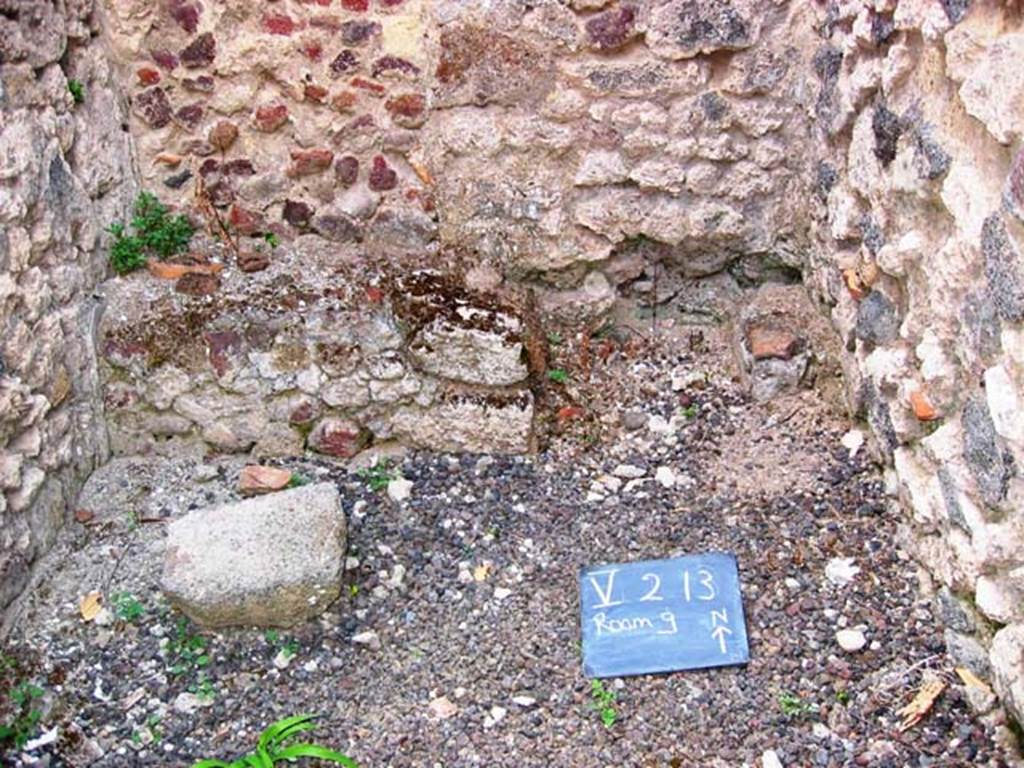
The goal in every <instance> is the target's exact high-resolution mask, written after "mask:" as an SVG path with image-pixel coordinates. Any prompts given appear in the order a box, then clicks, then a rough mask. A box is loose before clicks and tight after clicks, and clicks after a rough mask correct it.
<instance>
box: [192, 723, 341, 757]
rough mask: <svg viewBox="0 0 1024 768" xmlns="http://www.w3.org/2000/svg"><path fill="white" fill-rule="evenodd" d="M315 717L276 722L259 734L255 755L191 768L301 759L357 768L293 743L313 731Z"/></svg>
mask: <svg viewBox="0 0 1024 768" xmlns="http://www.w3.org/2000/svg"><path fill="white" fill-rule="evenodd" d="M314 719H316V716H315V715H294V716H292V717H286V718H285V719H283V720H278V721H277V722H276V723H274V724H273V725H271V726H270V727H269V728H267V729H266V730H265V731H263V733H261V734H260V738H259V741H258V742H257V743H256V751H255V752H250V753H249V754H247V755H243V756H242V757H240V758H238V759H237V760H235V761H233V762H230V763H227V762H224V761H223V760H200V761H199V762H198V763H196V764H195V765H193V766H192V768H274V766H275V765H277V764H278V763H284V762H287V763H294V762H295V761H296V760H300V759H301V758H303V757H308V758H311V759H314V760H324V761H327V762H330V763H335V764H337V765H342V766H345V768H359V766H358V765H357V764H356V761H355V760H353V759H352V758H351V757H346V756H345V755H343V754H341V753H340V752H335V751H334V750H333V749H328V748H327V747H322V746H320V745H319V744H307V743H295V742H296V739H297V738H298V737H299V736H300V735H302V734H303V733H306V732H308V731H312V730H314V729H315V728H316V726H315V725H314V724H313V720H314Z"/></svg>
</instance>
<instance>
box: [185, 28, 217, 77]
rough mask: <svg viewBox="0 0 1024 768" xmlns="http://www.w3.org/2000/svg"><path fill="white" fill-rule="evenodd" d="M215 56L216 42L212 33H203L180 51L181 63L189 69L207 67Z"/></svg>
mask: <svg viewBox="0 0 1024 768" xmlns="http://www.w3.org/2000/svg"><path fill="white" fill-rule="evenodd" d="M216 56H217V41H216V40H215V39H214V37H213V33H212V32H204V33H203V34H201V35H200V36H199V37H197V38H196V39H195V40H193V41H192V42H191V43H190V44H189V45H188V46H187V47H186V48H184V49H182V51H181V54H180V57H181V63H182V64H184V65H185V66H186V67H189V68H190V69H194V68H196V67H207V66H209V65H210V64H213V60H214V59H215V58H216Z"/></svg>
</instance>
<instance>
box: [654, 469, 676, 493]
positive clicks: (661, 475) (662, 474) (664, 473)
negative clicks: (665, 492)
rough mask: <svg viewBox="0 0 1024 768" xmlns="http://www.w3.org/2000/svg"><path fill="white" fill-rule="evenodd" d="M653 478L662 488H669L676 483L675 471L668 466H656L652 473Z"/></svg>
mask: <svg viewBox="0 0 1024 768" xmlns="http://www.w3.org/2000/svg"><path fill="white" fill-rule="evenodd" d="M654 479H655V481H657V482H658V483H659V484H660V485H661V486H662V487H664V488H671V487H672V486H674V485H675V484H676V473H675V472H673V471H672V470H671V468H669V467H658V471H657V472H655V473H654Z"/></svg>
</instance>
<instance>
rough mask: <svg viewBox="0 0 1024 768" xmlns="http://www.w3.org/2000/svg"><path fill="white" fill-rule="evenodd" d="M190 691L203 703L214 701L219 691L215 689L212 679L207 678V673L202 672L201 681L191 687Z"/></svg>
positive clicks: (200, 674)
mask: <svg viewBox="0 0 1024 768" xmlns="http://www.w3.org/2000/svg"><path fill="white" fill-rule="evenodd" d="M188 689H189V691H190V692H191V693H194V694H195V695H196V696H197V697H198V698H199V700H200V701H202V702H210V701H213V700H214V698H215V697H216V696H217V689H216V688H214V687H213V683H212V682H210V679H209V678H208V677H207V676H206V673H205V672H200V673H199V679H198V680H196V682H195V683H193V684H192V685H190V686H189V687H188Z"/></svg>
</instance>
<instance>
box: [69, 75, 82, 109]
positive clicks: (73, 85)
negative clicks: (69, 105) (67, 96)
mask: <svg viewBox="0 0 1024 768" xmlns="http://www.w3.org/2000/svg"><path fill="white" fill-rule="evenodd" d="M68 91H70V92H71V98H72V99H74V100H75V104H81V103H82V102H83V101H85V86H84V85H82V84H81V83H80V82H79V81H78V80H68Z"/></svg>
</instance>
